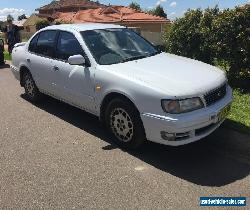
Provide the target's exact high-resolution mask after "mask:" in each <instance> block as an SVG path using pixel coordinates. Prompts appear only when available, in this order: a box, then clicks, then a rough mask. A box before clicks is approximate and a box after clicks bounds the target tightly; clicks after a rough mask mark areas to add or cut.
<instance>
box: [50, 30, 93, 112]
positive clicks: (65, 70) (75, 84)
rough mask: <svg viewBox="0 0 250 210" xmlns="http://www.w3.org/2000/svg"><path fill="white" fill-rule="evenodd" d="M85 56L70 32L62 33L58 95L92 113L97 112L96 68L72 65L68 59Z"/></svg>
mask: <svg viewBox="0 0 250 210" xmlns="http://www.w3.org/2000/svg"><path fill="white" fill-rule="evenodd" d="M79 54H80V55H83V56H84V55H85V54H84V51H83V48H82V47H81V45H80V43H79V42H78V40H77V39H76V37H75V36H74V34H72V33H69V32H63V31H62V32H60V34H59V37H58V41H57V47H56V54H55V57H56V60H54V70H55V72H56V77H55V81H54V82H55V84H56V86H57V87H58V91H59V92H58V95H60V97H61V98H63V99H64V100H66V101H68V102H70V103H72V104H73V105H76V106H79V107H81V108H83V109H86V110H88V111H90V112H95V104H94V81H93V80H94V68H92V67H90V66H89V65H70V64H69V63H68V58H69V57H70V56H73V55H79Z"/></svg>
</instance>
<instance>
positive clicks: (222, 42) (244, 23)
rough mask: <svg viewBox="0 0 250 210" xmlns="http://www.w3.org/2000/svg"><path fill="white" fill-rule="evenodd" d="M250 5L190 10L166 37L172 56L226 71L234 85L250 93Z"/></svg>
mask: <svg viewBox="0 0 250 210" xmlns="http://www.w3.org/2000/svg"><path fill="white" fill-rule="evenodd" d="M249 35H250V5H245V6H242V7H236V8H235V9H227V10H223V11H220V10H219V8H218V7H215V8H208V9H206V10H204V11H202V10H201V9H196V10H189V11H188V12H186V13H185V15H184V17H183V18H179V19H177V20H176V21H175V22H174V23H173V25H172V26H171V28H170V29H168V30H167V33H166V35H165V39H166V50H167V51H168V52H170V53H174V54H177V55H182V56H186V57H190V58H193V59H197V60H200V61H203V62H206V63H209V64H215V65H218V66H220V67H223V68H224V69H225V70H226V71H227V74H228V78H229V81H230V82H231V84H232V85H234V86H237V87H241V88H249V89H250V69H249V68H250V60H249V59H250V50H249V49H250V36H249Z"/></svg>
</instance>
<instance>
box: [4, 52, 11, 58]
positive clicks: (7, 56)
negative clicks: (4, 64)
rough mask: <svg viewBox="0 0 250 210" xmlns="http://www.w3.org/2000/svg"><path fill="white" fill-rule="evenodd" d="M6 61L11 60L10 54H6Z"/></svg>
mask: <svg viewBox="0 0 250 210" xmlns="http://www.w3.org/2000/svg"><path fill="white" fill-rule="evenodd" d="M4 59H5V60H11V55H10V54H9V53H8V52H6V51H5V52H4Z"/></svg>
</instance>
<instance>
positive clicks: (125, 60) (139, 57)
mask: <svg viewBox="0 0 250 210" xmlns="http://www.w3.org/2000/svg"><path fill="white" fill-rule="evenodd" d="M146 57H148V56H146V55H139V56H135V57H131V58H125V59H123V60H122V63H125V62H128V61H134V60H138V59H142V58H146Z"/></svg>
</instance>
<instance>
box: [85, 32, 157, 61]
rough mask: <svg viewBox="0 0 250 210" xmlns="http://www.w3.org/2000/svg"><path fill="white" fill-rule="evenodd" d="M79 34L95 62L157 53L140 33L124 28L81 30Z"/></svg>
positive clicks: (135, 58)
mask: <svg viewBox="0 0 250 210" xmlns="http://www.w3.org/2000/svg"><path fill="white" fill-rule="evenodd" d="M81 34H82V37H83V39H84V41H85V43H86V45H87V47H88V48H89V50H90V52H91V53H92V55H93V57H94V58H95V60H96V62H97V63H99V64H101V65H110V64H116V63H122V62H127V61H132V60H137V59H141V58H145V57H149V56H153V55H155V54H157V53H158V51H157V50H156V49H155V48H154V46H153V45H151V44H150V43H149V42H147V41H146V40H145V39H143V38H142V37H141V36H140V35H138V34H137V33H135V32H134V31H132V30H129V29H125V28H122V29H104V30H91V31H83V32H81Z"/></svg>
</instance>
